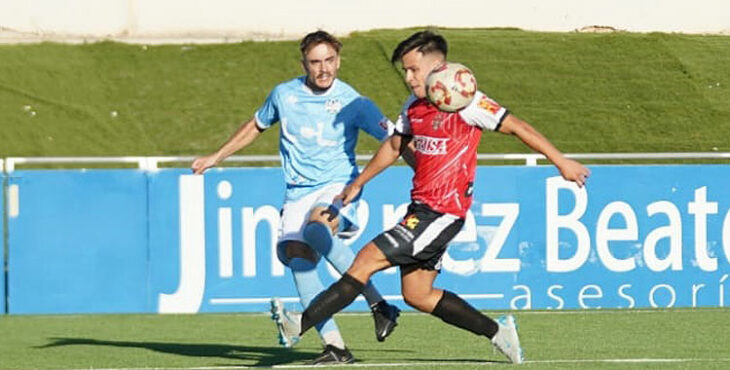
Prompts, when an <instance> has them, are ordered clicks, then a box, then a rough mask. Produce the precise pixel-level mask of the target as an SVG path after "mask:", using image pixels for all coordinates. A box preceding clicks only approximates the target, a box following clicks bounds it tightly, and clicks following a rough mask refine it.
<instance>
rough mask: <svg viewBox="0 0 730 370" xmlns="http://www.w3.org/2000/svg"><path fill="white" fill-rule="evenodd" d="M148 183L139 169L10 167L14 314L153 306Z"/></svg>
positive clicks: (139, 309)
mask: <svg viewBox="0 0 730 370" xmlns="http://www.w3.org/2000/svg"><path fill="white" fill-rule="evenodd" d="M146 186H147V176H146V174H145V173H144V172H141V171H136V170H94V171H85V170H63V171H61V170H54V171H45V170H44V171H40V170H25V171H16V172H13V174H12V176H11V177H10V178H9V184H8V189H9V190H10V193H12V191H13V190H12V189H15V190H14V191H15V192H16V195H15V200H14V201H15V202H16V204H15V212H12V211H11V212H9V215H8V237H9V241H8V273H9V281H8V283H9V285H8V296H9V313H11V314H14V313H22V314H35V313H91V312H94V313H107V312H149V311H150V310H151V309H153V308H152V307H151V302H150V301H149V300H148V297H149V294H148V292H147V291H146V289H145V287H146V285H147V279H148V272H147V269H148V266H147V263H146V260H147V191H146ZM11 198H13V197H12V196H11ZM9 208H10V207H9Z"/></svg>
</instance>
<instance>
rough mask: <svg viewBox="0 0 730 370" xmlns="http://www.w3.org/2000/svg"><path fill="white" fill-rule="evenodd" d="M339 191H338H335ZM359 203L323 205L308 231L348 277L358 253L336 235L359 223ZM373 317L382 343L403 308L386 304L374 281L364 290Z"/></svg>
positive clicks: (314, 213) (310, 239) (306, 237)
mask: <svg viewBox="0 0 730 370" xmlns="http://www.w3.org/2000/svg"><path fill="white" fill-rule="evenodd" d="M335 190H336V191H335ZM340 190H341V186H339V187H338V186H334V187H332V191H330V192H327V194H323V197H322V200H324V199H331V197H333V196H334V195H335V194H336V193H337V192H339V191H340ZM356 207H357V202H354V203H350V204H348V205H347V206H346V207H344V208H340V207H338V206H337V205H325V204H320V205H318V206H317V207H315V208H314V209H313V210H312V212H311V213H310V217H309V222H308V224H307V226H305V228H304V232H303V236H304V240H305V241H306V242H307V243H308V244H309V245H310V246H312V247H313V248H314V249H315V250H317V251H318V252H319V253H320V254H321V255H322V256H324V257H325V259H327V261H329V262H330V263H331V264H332V266H334V268H335V269H336V270H337V271H338V272H340V273H341V274H344V273H345V272H346V271H347V269H348V268H349V267H350V266H351V265H352V263H353V261H354V260H355V253H353V251H352V249H350V248H349V247H348V246H347V245H345V244H344V241H343V239H342V238H340V237H338V236H333V234H335V235H349V234H350V233H352V232H353V231H351V229H353V226H355V225H357V220H356V217H357V215H356V213H357V212H356ZM362 294H363V296H364V297H365V299H366V300H367V302H368V306H369V307H370V310H371V311H372V314H373V321H374V323H375V338H376V339H377V340H378V341H380V342H382V341H384V340H385V338H386V337H388V336H389V335H390V334H391V333H392V332H393V330H394V329H395V327H396V326H397V325H398V323H397V319H398V316H399V315H400V309H399V308H398V307H396V306H394V305H391V304H389V303H388V302H386V301H385V299H384V298H383V296H382V295H381V294H380V292H378V290H377V289H376V288H375V286H374V285H373V284H372V282H370V281H368V283H367V284H365V287H364V288H363V291H362Z"/></svg>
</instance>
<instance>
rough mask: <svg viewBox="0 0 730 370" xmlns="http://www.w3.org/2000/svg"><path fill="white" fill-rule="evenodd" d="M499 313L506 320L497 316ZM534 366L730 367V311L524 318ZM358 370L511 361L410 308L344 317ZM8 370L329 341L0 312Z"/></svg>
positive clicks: (239, 362)
mask: <svg viewBox="0 0 730 370" xmlns="http://www.w3.org/2000/svg"><path fill="white" fill-rule="evenodd" d="M488 314H490V315H494V314H496V313H492V312H489V313H488ZM515 315H516V317H517V320H518V324H519V330H520V331H519V332H520V336H521V340H522V344H523V348H524V350H525V353H526V358H527V360H528V361H527V362H526V363H525V364H524V365H523V366H522V367H523V368H529V369H647V368H648V369H727V368H729V367H730V347H729V346H728V343H730V330H729V329H730V325H729V324H728V322H730V320H729V319H730V311H729V310H728V309H721V308H714V309H712V308H706V309H675V310H637V311H619V310H604V311H595V310H594V311H561V312H554V311H534V312H521V311H518V312H515ZM336 319H337V322H338V324H339V326H340V328H341V330H342V333H343V336H344V337H345V341H346V342H347V344H348V347H349V348H350V349H351V351H352V352H353V354H354V355H355V357H356V359H357V362H356V363H355V367H367V368H374V369H378V368H382V369H388V368H393V367H400V368H416V369H442V368H446V369H478V368H485V367H495V366H496V367H497V368H500V367H504V366H510V365H508V364H507V363H506V362H505V359H504V358H503V357H502V356H501V355H500V354H497V353H493V351H492V348H491V345H490V344H489V342H488V341H487V339H486V338H480V337H477V336H475V335H473V334H471V333H469V332H466V331H463V330H461V329H457V328H454V327H451V326H449V325H447V324H444V323H443V322H441V321H440V320H438V319H437V318H434V317H431V316H429V315H425V314H419V313H410V312H409V313H404V314H403V315H402V316H401V318H400V325H399V326H398V328H396V330H395V332H394V333H393V334H392V336H390V337H389V338H388V339H387V340H386V341H385V342H384V343H379V342H377V341H376V340H375V336H374V333H373V324H372V319H371V318H370V316H369V315H366V314H338V315H337V316H336ZM0 333H2V334H0V368H3V369H86V368H97V369H98V368H104V369H121V368H132V369H152V368H170V369H195V368H205V369H213V368H216V369H218V368H244V367H279V368H300V367H303V365H304V363H305V361H307V360H308V359H311V358H313V357H314V356H315V355H316V354H317V353H318V352H319V351H321V345H320V343H319V339H318V337H317V336H316V334H315V333H314V332H310V333H307V334H306V335H305V337H304V338H303V340H302V342H300V343H299V344H298V345H297V346H296V347H295V348H293V349H286V348H281V347H279V346H278V344H277V336H276V329H275V327H274V324H273V323H272V321H271V320H270V319H269V317H268V316H267V315H264V314H199V315H79V316H75V315H69V316H3V317H0Z"/></svg>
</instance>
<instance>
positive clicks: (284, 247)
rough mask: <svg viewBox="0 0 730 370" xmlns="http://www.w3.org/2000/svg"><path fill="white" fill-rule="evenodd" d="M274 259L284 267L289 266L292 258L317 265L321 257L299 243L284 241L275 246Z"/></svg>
mask: <svg viewBox="0 0 730 370" xmlns="http://www.w3.org/2000/svg"><path fill="white" fill-rule="evenodd" d="M276 258H278V259H279V262H281V263H283V264H284V265H285V266H289V265H290V262H291V260H292V259H293V258H302V259H306V260H308V261H311V262H313V263H317V262H319V260H320V258H321V255H320V254H319V253H317V252H316V251H315V250H313V249H312V248H310V247H309V246H308V245H306V244H304V243H302V242H300V241H296V240H285V241H283V242H280V243H279V244H277V246H276ZM289 267H290V266H289Z"/></svg>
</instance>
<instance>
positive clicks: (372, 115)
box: [356, 96, 393, 141]
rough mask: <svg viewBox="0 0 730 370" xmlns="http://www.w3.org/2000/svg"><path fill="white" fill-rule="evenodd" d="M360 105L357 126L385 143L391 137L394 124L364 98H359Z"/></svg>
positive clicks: (370, 101) (371, 102)
mask: <svg viewBox="0 0 730 370" xmlns="http://www.w3.org/2000/svg"><path fill="white" fill-rule="evenodd" d="M358 103H359V107H360V110H359V114H358V120H357V123H356V124H357V126H358V127H360V128H361V129H363V130H364V131H365V132H367V133H368V134H370V136H372V137H374V138H376V139H378V141H383V140H385V139H386V138H387V137H388V136H390V135H389V134H390V133H392V126H393V122H391V121H390V120H389V119H388V117H386V116H384V115H383V113H382V112H381V111H380V109H379V108H378V106H377V105H375V103H374V102H373V101H372V100H370V99H368V98H366V97H364V96H361V97H359V98H358Z"/></svg>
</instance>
